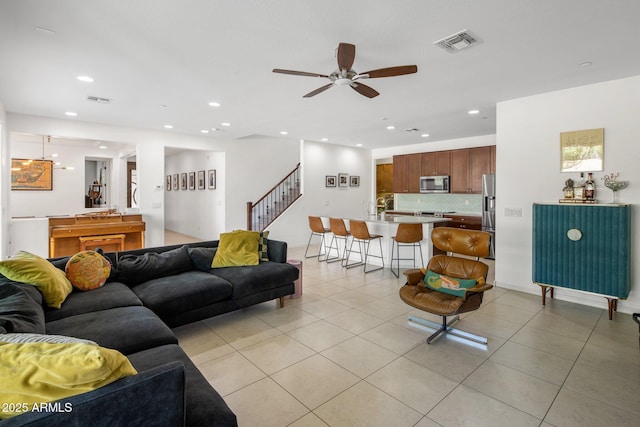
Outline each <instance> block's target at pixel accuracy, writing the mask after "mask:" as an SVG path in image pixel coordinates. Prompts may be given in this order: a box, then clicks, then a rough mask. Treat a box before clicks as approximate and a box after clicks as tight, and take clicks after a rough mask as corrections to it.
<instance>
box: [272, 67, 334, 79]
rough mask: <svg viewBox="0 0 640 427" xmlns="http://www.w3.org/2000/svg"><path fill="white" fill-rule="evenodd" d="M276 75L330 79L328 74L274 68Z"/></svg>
mask: <svg viewBox="0 0 640 427" xmlns="http://www.w3.org/2000/svg"><path fill="white" fill-rule="evenodd" d="M273 72H274V73H280V74H291V75H294V76H304V77H326V78H329V76H327V75H326V74H318V73H307V72H306V71H294V70H282V69H280V68H274V69H273Z"/></svg>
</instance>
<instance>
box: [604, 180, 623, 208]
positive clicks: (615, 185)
mask: <svg viewBox="0 0 640 427" xmlns="http://www.w3.org/2000/svg"><path fill="white" fill-rule="evenodd" d="M627 185H629V181H605V182H604V186H605V187H607V188H609V189H610V190H611V191H613V201H612V202H611V203H618V191H619V190H622V189H624V188H627Z"/></svg>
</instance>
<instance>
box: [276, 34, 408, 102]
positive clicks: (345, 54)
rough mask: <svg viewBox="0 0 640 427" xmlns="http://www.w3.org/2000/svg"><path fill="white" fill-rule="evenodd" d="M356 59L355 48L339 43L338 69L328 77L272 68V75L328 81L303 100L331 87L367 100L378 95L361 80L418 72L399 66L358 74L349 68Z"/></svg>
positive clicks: (406, 66)
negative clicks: (345, 87) (346, 89)
mask: <svg viewBox="0 0 640 427" xmlns="http://www.w3.org/2000/svg"><path fill="white" fill-rule="evenodd" d="M355 57H356V47H355V45H353V44H350V43H340V44H339V45H338V48H337V52H336V58H337V60H338V69H337V70H336V71H334V72H332V73H331V74H329V75H326V74H318V73H309V72H306V71H294V70H285V69H281V68H274V69H273V72H274V73H280V74H291V75H294V76H303V77H322V78H326V79H329V80H330V81H331V83H329V84H326V85H324V86H321V87H319V88H318V89H316V90H313V91H311V92H309V93H308V94H306V95H304V96H303V98H311V97H312V96H315V95H317V94H319V93H321V92H324V91H325V90H327V89H329V88H331V87H333V86H350V87H351V88H352V89H353V90H355V91H356V92H358V93H359V94H360V95H363V96H366V97H367V98H374V97H376V96H378V95H380V93H379V92H378V91H376V90H375V89H373V88H372V87H369V86H367V85H364V84H362V83H360V82H359V80H361V79H375V78H381V77H394V76H402V75H405V74H413V73H417V72H418V67H417V66H416V65H401V66H396V67H388V68H380V69H377V70H371V71H367V72H365V73H358V72H357V71H355V70H353V69H352V68H351V67H352V66H353V62H354V60H355Z"/></svg>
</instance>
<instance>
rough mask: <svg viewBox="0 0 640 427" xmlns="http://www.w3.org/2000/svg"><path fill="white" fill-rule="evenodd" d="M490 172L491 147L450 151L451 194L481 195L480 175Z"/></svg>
mask: <svg viewBox="0 0 640 427" xmlns="http://www.w3.org/2000/svg"><path fill="white" fill-rule="evenodd" d="M490 170H491V147H474V148H465V149H461V150H451V192H452V193H478V194H479V193H482V175H483V174H485V173H489V172H490Z"/></svg>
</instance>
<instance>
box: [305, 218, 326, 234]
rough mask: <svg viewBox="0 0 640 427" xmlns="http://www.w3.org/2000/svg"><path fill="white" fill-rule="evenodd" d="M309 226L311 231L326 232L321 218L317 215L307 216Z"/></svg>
mask: <svg viewBox="0 0 640 427" xmlns="http://www.w3.org/2000/svg"><path fill="white" fill-rule="evenodd" d="M309 228H311V231H313V232H314V233H324V232H326V230H325V228H324V225H323V224H322V219H321V218H320V217H319V216H310V217H309Z"/></svg>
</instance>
